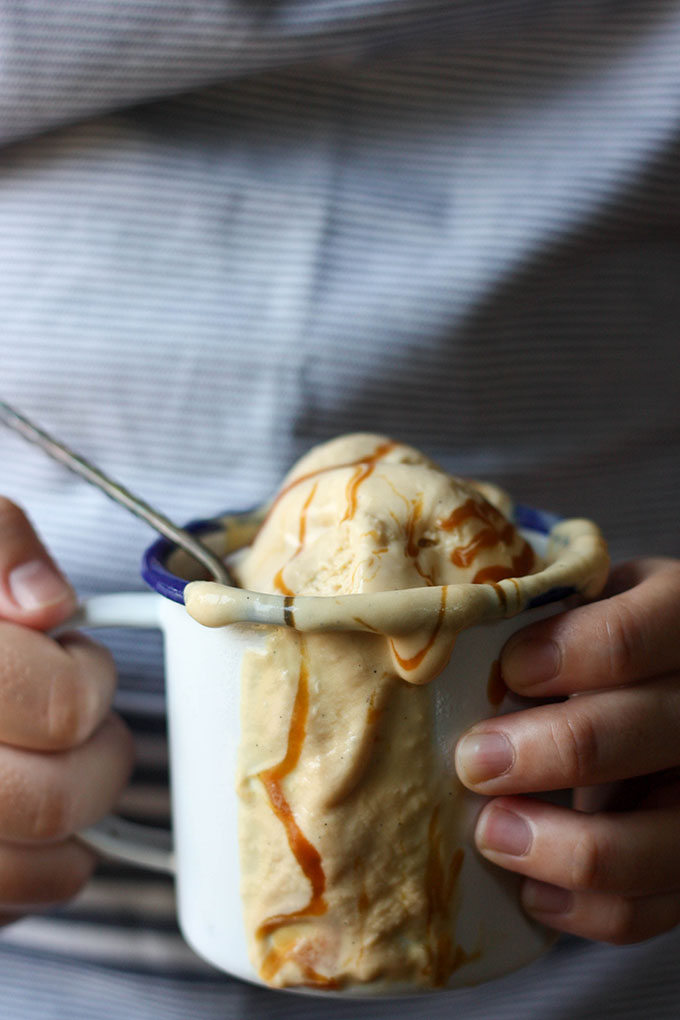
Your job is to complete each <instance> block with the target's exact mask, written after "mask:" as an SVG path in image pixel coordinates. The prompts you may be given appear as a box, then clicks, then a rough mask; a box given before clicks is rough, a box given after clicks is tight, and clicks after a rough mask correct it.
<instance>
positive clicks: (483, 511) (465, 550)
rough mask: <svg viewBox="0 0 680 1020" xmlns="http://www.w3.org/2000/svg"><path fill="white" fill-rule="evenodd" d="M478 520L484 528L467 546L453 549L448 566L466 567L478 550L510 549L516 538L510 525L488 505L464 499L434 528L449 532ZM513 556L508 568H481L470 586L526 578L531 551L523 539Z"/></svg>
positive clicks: (530, 560) (471, 499)
mask: <svg viewBox="0 0 680 1020" xmlns="http://www.w3.org/2000/svg"><path fill="white" fill-rule="evenodd" d="M470 519H472V520H478V521H480V522H481V523H482V524H483V525H484V527H483V528H482V529H481V531H479V532H478V533H477V534H476V535H475V536H474V538H472V539H471V540H470V541H469V542H468V543H467V545H459V546H457V547H456V548H455V549H454V550H453V552H452V553H451V562H452V563H454V564H455V565H456V566H457V567H469V566H470V565H471V564H472V563H473V562H474V560H475V559H476V558H477V556H478V555H479V553H480V552H481V551H482V549H492V548H493V547H494V546H496V545H501V546H505V547H506V548H507V547H508V546H510V545H511V544H512V543H513V542H514V541H515V540H516V539H517V538H519V534H518V531H517V529H516V528H515V526H514V525H513V524H511V523H510V522H508V521H506V519H505V517H504V516H503V514H502V513H501V512H500V510H497V509H496V507H495V506H492V505H491V503H487V502H486V501H484V502H479V501H478V500H476V499H473V498H470V499H467V500H466V501H465V502H464V503H463V504H462V505H461V506H459V507H457V508H456V509H455V510H454V511H453V512H452V513H451V514H450V515H449V516H448V517H447V518H446V519H445V520H442V521H438V527H440V528H441V529H442V530H443V531H453V529H454V528H457V527H460V525H461V524H463V523H464V522H465V521H467V520H470ZM521 542H522V545H521V548H520V551H519V552H518V553H517V555H516V556H513V559H512V564H511V565H510V566H504V565H502V564H492V565H491V566H488V567H482V568H480V570H478V571H477V573H476V574H475V576H474V577H473V578H472V583H473V584H492V583H494V582H498V581H502V580H504V578H506V577H523V576H524V575H525V574H528V573H529V572H530V571H531V570H532V568H533V566H534V564H535V562H536V558H535V556H534V551H533V549H532V548H531V546H530V545H529V543H528V542H526V541H525V540H524V539H522V540H521Z"/></svg>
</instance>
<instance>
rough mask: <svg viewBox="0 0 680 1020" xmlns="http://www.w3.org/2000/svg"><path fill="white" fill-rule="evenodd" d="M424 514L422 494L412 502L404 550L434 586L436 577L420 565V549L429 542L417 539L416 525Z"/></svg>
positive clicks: (425, 578) (424, 578)
mask: <svg viewBox="0 0 680 1020" xmlns="http://www.w3.org/2000/svg"><path fill="white" fill-rule="evenodd" d="M422 516H423V497H422V494H421V495H420V496H419V497H418V499H414V500H413V502H412V504H411V513H410V514H409V518H408V522H407V524H406V548H405V550H404V554H405V555H406V556H410V557H411V559H412V560H413V566H414V567H415V568H416V570H417V571H418V573H419V574H420V576H421V577H422V578H423V580H424V581H426V582H427V584H428V585H429V586H433V585H434V583H435V582H434V577H432V575H430V574H426V573H425V571H424V570H423V569H422V567H421V566H420V564H419V563H418V556H419V555H420V550H421V549H422V548H425V546H427V545H428V544H429V543H427V542H426V541H424V542H423V544H422V545H421V543H420V542H416V539H415V532H416V525H417V524H418V521H419V520H420V518H421V517H422Z"/></svg>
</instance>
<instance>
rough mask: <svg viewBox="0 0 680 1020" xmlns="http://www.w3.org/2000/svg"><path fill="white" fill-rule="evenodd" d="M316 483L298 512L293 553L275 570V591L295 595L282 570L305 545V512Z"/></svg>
mask: <svg viewBox="0 0 680 1020" xmlns="http://www.w3.org/2000/svg"><path fill="white" fill-rule="evenodd" d="M318 485H319V483H318V482H315V483H314V485H313V486H312V488H311V489H310V491H309V495H308V496H307V499H306V500H305V501H304V503H303V504H302V511H301V513H300V522H299V524H298V546H297V549H296V550H295V552H294V553H293V555H292V556H291V558H290V559H289V560H288V563H285V564H284V565H283V566H282V567H281V569H280V570H278V571H277V572H276V576H275V577H274V587H275V588H276V590H277V591H280V592H281V594H282V595H295V592H294V591H291V589H290V588H289V587H288V585H287V584H286V582H285V581H284V580H283V572H284V570H285V569H286V567H287V566H288V565H289V564H290V563H292V562H293V560H294V559H295V557H296V556H299V555H300V553H301V552H302V550H303V549H304V546H305V537H306V535H307V514H308V512H309V508H310V506H311V505H312V500H313V499H314V496H315V495H316V490H317V487H318Z"/></svg>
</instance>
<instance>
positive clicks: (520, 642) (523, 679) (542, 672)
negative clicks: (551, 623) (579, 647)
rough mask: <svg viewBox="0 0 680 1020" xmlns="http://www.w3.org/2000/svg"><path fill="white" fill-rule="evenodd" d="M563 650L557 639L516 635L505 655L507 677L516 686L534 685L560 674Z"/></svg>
mask: <svg viewBox="0 0 680 1020" xmlns="http://www.w3.org/2000/svg"><path fill="white" fill-rule="evenodd" d="M561 665H562V652H561V651H560V647H559V645H558V644H557V643H556V642H555V641H543V640H540V639H537V638H525V637H516V638H513V639H512V640H511V641H510V642H509V643H508V645H507V646H506V648H505V650H504V652H503V655H502V656H501V670H502V673H503V679H504V680H505V682H506V683H507V684H508V685H509V686H510V687H512V688H514V689H516V688H517V687H519V688H524V687H534V686H537V685H538V684H542V683H545V682H546V681H548V680H552V679H553V677H556V676H557V674H558V673H559V671H560V667H561Z"/></svg>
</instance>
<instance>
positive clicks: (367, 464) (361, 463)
mask: <svg viewBox="0 0 680 1020" xmlns="http://www.w3.org/2000/svg"><path fill="white" fill-rule="evenodd" d="M396 445H397V444H396V443H394V442H389V443H381V444H380V446H378V447H376V449H375V450H374V451H373V453H372V454H371V455H370V456H369V457H362V458H361V460H358V461H355V462H354V464H346V465H340V467H343V466H344V467H354V466H355V465H356V469H355V471H354V474H353V475H352V477H351V478H350V480H349V482H348V483H347V509H346V510H345V516H344V517H343V518H342V521H341V522H340V523H341V524H342V523H344V522H345V521H350V520H351V519H352V518H353V517H354V515H355V513H356V512H357V493H358V491H359V487H360V486H361V484H362V483H363V482H365V481H366V479H367V478H368V477H369V476H370V475H372V474H373V471H374V470H375V465H376V464H377V462H378V461H379V460H380V459H381V458H382V457H384V456H385V455H386V454H387V453H389V452H390V450H392V449H394V447H395V446H396Z"/></svg>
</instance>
